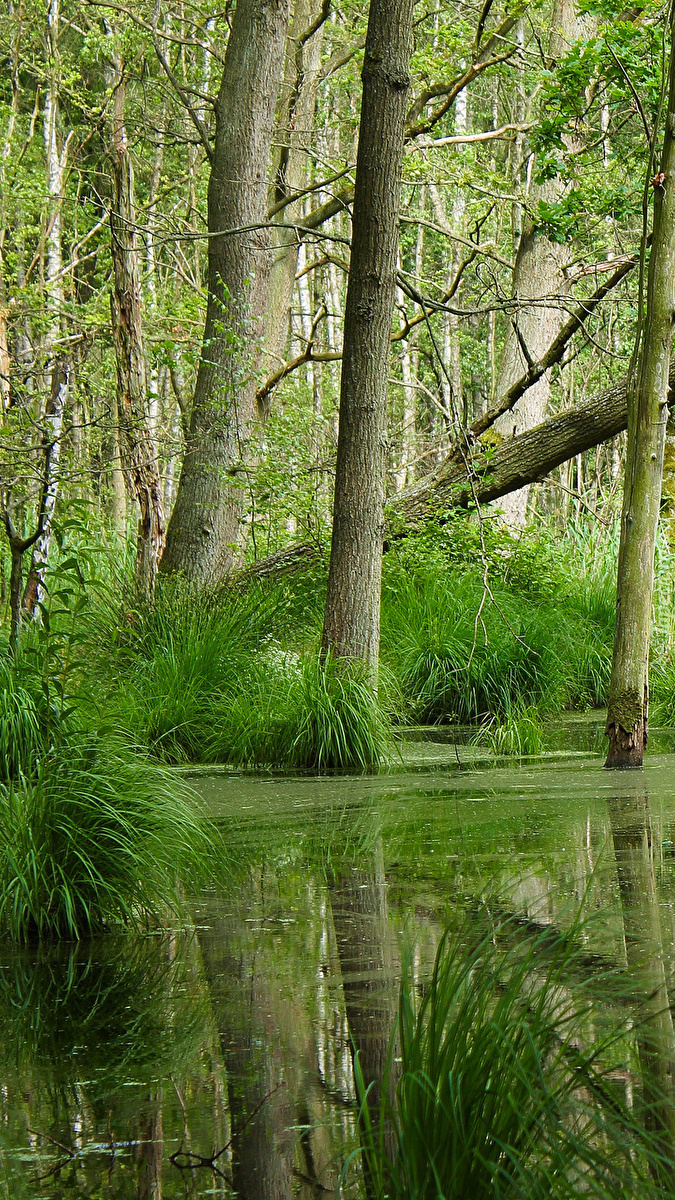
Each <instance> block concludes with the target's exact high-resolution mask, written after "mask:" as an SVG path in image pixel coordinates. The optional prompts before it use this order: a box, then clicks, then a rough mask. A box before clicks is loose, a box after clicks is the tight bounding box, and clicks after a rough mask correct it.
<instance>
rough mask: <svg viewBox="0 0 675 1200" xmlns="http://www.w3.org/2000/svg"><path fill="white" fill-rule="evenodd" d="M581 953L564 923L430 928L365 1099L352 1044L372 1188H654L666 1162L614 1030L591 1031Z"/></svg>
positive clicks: (492, 1192)
mask: <svg viewBox="0 0 675 1200" xmlns="http://www.w3.org/2000/svg"><path fill="white" fill-rule="evenodd" d="M580 966H581V957H580V952H579V950H577V948H576V940H575V937H574V935H572V936H568V937H565V936H562V935H560V934H557V933H556V932H555V931H553V930H544V931H542V932H540V933H538V934H535V935H534V936H524V933H523V929H522V925H521V924H520V923H518V922H517V921H515V920H512V919H508V918H506V919H502V920H496V921H492V920H490V919H489V916H488V919H487V920H486V919H485V914H482V915H481V914H480V913H478V914H473V915H472V916H471V917H470V918H469V919H468V920H467V921H466V922H465V923H464V924H462V925H460V927H459V928H456V929H454V930H453V931H451V932H449V933H447V934H446V935H445V937H444V938H443V939H442V941H441V943H440V946H439V949H438V953H437V955H436V960H435V964H434V969H433V974H432V977H431V980H430V981H429V983H428V985H426V986H425V987H424V988H423V989H422V991H421V995H420V993H418V991H417V988H416V986H415V983H414V981H413V978H412V974H411V970H410V967H408V969H407V970H406V972H405V973H404V977H403V981H402V984H401V990H400V1003H399V1013H398V1022H397V1028H396V1031H395V1038H394V1039H392V1051H391V1054H390V1059H389V1066H388V1079H386V1080H385V1081H384V1082H383V1086H382V1087H381V1089H380V1090H379V1093H378V1098H377V1099H376V1100H374V1099H373V1096H372V1095H369V1094H368V1091H367V1089H366V1088H365V1086H364V1081H363V1075H362V1073H361V1071H360V1067H359V1060H358V1055H357V1056H356V1082H357V1089H358V1093H359V1100H360V1122H361V1130H362V1151H361V1153H362V1157H363V1161H364V1168H365V1175H366V1179H367V1190H368V1192H369V1194H370V1196H371V1197H372V1198H373V1200H383V1198H384V1197H388V1198H389V1200H395V1198H396V1197H400V1198H401V1200H403V1197H406V1200H407V1198H408V1197H410V1196H414V1197H415V1200H440V1197H443V1200H454V1198H457V1200H459V1198H460V1197H461V1198H462V1200H464V1198H465V1197H468V1196H471V1197H472V1200H488V1197H489V1198H490V1200H492V1198H496V1197H500V1198H503V1200H507V1198H509V1200H510V1198H513V1200H515V1198H516V1197H517V1198H519V1200H520V1198H521V1197H528V1198H529V1200H534V1198H537V1200H539V1198H540V1200H544V1197H546V1198H549V1197H572V1196H577V1195H579V1194H582V1193H583V1194H584V1195H586V1194H589V1195H595V1196H605V1197H608V1198H609V1197H616V1196H625V1197H628V1196H638V1195H639V1196H640V1197H643V1196H646V1195H650V1194H652V1192H653V1191H656V1192H657V1194H663V1193H659V1192H658V1189H657V1188H656V1185H655V1184H654V1183H653V1180H654V1179H655V1177H656V1178H658V1177H662V1175H663V1171H662V1168H664V1167H667V1168H669V1169H672V1166H673V1164H672V1163H667V1164H666V1163H664V1160H663V1150H659V1148H658V1147H657V1144H656V1142H655V1141H653V1140H652V1139H651V1138H650V1136H649V1135H648V1134H647V1133H646V1132H645V1125H644V1124H643V1123H641V1122H640V1118H639V1102H638V1101H636V1103H635V1107H634V1108H633V1109H630V1108H629V1107H628V1106H627V1104H626V1103H625V1098H624V1096H623V1094H622V1088H621V1086H620V1085H619V1084H618V1083H617V1081H616V1078H615V1076H613V1075H612V1074H611V1072H610V1070H609V1068H610V1067H616V1066H617V1065H618V1064H617V1060H618V1059H619V1056H620V1049H621V1047H620V1043H619V1041H618V1037H619V1036H621V1037H622V1036H623V1034H620V1035H619V1034H617V1030H616V1029H614V1030H613V1029H611V1028H608V1029H606V1031H605V1033H604V1035H602V1034H601V1035H600V1036H599V1037H598V1034H597V1014H596V1019H595V1030H594V1029H593V1023H592V1022H591V1021H590V1020H589V1018H590V1016H591V1008H590V997H591V992H590V986H589V981H588V970H585V971H583V970H580V969H579V968H580ZM579 980H582V982H578V981H579ZM619 1028H620V1022H619V1021H618V1020H617V1029H619ZM594 1033H595V1036H593V1034H594ZM395 1045H396V1052H395V1051H394V1046H395ZM624 1048H625V1047H624ZM399 1061H400V1067H399ZM392 1096H393V1099H392V1098H391V1097H392ZM664 1103H666V1101H665V1098H664ZM670 1194H672V1193H670Z"/></svg>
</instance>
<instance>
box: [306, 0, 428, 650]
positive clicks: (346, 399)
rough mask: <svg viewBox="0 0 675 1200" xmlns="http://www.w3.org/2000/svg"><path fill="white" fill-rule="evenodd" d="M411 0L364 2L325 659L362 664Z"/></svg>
mask: <svg viewBox="0 0 675 1200" xmlns="http://www.w3.org/2000/svg"><path fill="white" fill-rule="evenodd" d="M412 13H413V3H412V0H371V6H370V12H369V17H368V33H367V36H366V49H365V57H364V64H363V75H362V78H363V101H362V108H361V122H360V129H359V149H358V155H357V162H356V186H355V192H354V219H353V226H352V253H351V265H350V269H349V283H348V286H347V300H346V304H345V327H344V350H343V358H342V384H341V392H340V425H339V432H338V449H337V463H336V473H335V500H334V505H333V536H332V542H331V556H330V567H329V572H328V592H327V596H326V611H325V618H324V627H323V650H324V653H325V652H327V651H329V650H331V651H333V652H334V653H335V654H337V655H340V656H343V657H346V658H359V659H365V660H366V661H369V662H370V663H371V664H372V665H373V667H374V668H376V666H377V658H378V652H379V642H380V583H381V574H382V541H383V532H384V498H385V485H386V453H387V444H386V417H387V413H386V406H387V380H388V377H389V357H390V352H391V350H390V347H391V321H392V312H393V307H394V294H395V278H396V259H397V252H398V212H399V202H400V187H401V157H402V153H403V133H404V126H405V114H406V98H407V92H408V87H409V76H408V70H409V62H410V44H411V33H412Z"/></svg>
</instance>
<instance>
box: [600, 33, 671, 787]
mask: <svg viewBox="0 0 675 1200" xmlns="http://www.w3.org/2000/svg"><path fill="white" fill-rule="evenodd" d="M656 179H657V181H659V182H657V184H656V187H655V189H654V227H653V234H652V247H651V252H650V257H649V274H648V279H647V312H646V322H645V328H644V333H643V336H642V343H641V346H640V352H639V353H640V356H639V362H638V373H637V379H636V381H635V386H634V388H633V389H631V391H630V392H629V397H628V446H627V450H626V466H625V475H624V493H623V508H622V512H621V542H620V545H619V568H618V576H617V597H616V630H615V635H614V654H613V658H612V678H611V683H610V688H609V705H608V711H607V734H608V737H609V754H608V756H607V762H606V764H605V765H606V766H608V767H639V766H642V759H643V755H644V751H645V747H646V744H647V721H648V710H649V642H650V634H651V621H652V592H653V587H654V548H655V545H656V528H657V525H658V519H659V505H660V501H661V481H662V476H663V452H664V446H665V438H666V421H667V417H668V390H669V373H670V361H671V349H672V341H673V319H674V317H675V38H673V36H672V28H671V49H670V66H669V78H668V111H667V114H666V121H665V130H664V138H663V152H662V156H661V167H660V172H659V174H658V175H657V176H656Z"/></svg>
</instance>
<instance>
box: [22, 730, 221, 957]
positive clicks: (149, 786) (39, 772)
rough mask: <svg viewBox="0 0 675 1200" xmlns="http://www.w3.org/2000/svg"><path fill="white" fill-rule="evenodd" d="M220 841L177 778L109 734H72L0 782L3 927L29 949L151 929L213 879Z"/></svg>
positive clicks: (194, 797)
mask: <svg viewBox="0 0 675 1200" xmlns="http://www.w3.org/2000/svg"><path fill="white" fill-rule="evenodd" d="M216 844H217V839H216V838H215V834H214V831H213V830H212V829H211V828H210V826H209V824H208V822H207V821H206V819H205V818H204V816H203V814H202V812H201V809H200V808H199V805H198V801H197V798H196V796H194V795H193V794H192V793H191V792H190V791H189V790H188V789H187V788H186V787H185V785H183V784H181V782H180V781H179V780H177V779H175V778H173V777H171V776H169V775H168V774H167V773H166V772H164V771H163V770H161V768H158V767H156V766H152V765H151V764H149V763H148V762H147V761H145V760H143V759H142V758H140V757H139V756H138V755H136V754H134V753H132V752H130V751H129V750H128V749H126V748H125V747H124V745H123V744H122V743H121V742H120V741H119V740H117V739H115V738H113V737H111V736H105V737H103V736H101V735H99V734H97V733H90V734H87V733H82V732H78V733H77V734H71V735H69V736H68V737H66V738H64V739H63V740H62V741H61V743H60V744H59V745H58V746H56V747H54V748H52V749H51V750H50V751H49V752H48V753H46V754H44V756H43V757H41V758H40V759H39V760H37V762H36V763H35V764H34V769H33V771H32V773H31V774H30V775H28V776H27V775H21V776H20V777H19V778H17V779H12V780H9V781H8V782H5V783H2V784H1V785H0V931H1V932H3V933H4V934H6V935H8V936H9V937H10V938H12V939H13V940H14V941H16V942H27V941H31V940H34V939H38V938H55V937H60V938H64V937H65V938H75V939H77V938H80V937H82V936H85V935H88V934H92V933H95V932H96V931H98V930H100V929H102V928H104V927H106V926H108V925H111V924H116V923H120V922H121V923H122V924H124V925H129V926H132V927H134V928H140V927H147V925H148V924H149V923H154V922H158V921H160V920H161V919H162V918H163V917H165V916H166V915H167V913H168V912H173V913H176V912H178V911H179V910H180V907H181V894H182V889H183V887H189V886H191V885H195V884H197V883H199V882H200V881H203V880H204V879H205V878H206V877H208V874H209V872H210V871H212V870H213V869H214V865H215V847H216Z"/></svg>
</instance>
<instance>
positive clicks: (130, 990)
mask: <svg viewBox="0 0 675 1200" xmlns="http://www.w3.org/2000/svg"><path fill="white" fill-rule="evenodd" d="M212 1043H213V1030H212V1016H211V1010H210V1005H209V998H208V995H207V993H206V991H205V988H204V981H203V978H202V977H201V974H200V970H199V960H198V953H197V947H196V942H195V939H194V937H191V936H172V937H168V936H167V937H161V938H160V937H158V938H156V939H148V938H144V939H135V938H128V939H126V938H125V939H124V940H123V941H121V942H119V943H117V944H115V943H111V942H105V943H104V942H102V943H98V944H90V945H85V944H76V945H70V946H63V947H51V948H41V949H40V950H38V951H37V953H31V952H28V951H25V952H14V953H12V954H10V955H8V956H7V957H5V960H4V962H3V963H2V970H1V971H0V1079H1V1086H0V1129H1V1130H2V1133H1V1135H0V1158H1V1161H2V1173H3V1174H4V1176H5V1177H6V1178H7V1179H11V1186H10V1188H9V1191H8V1192H7V1195H11V1196H12V1198H14V1197H23V1196H26V1197H29V1196H30V1197H31V1198H32V1197H34V1196H36V1195H45V1196H51V1195H58V1196H62V1195H68V1196H70V1195H73V1196H93V1195H99V1194H101V1195H109V1196H113V1195H115V1196H119V1197H134V1198H136V1197H137V1198H138V1200H164V1198H165V1197H166V1196H168V1195H173V1194H177V1193H174V1192H173V1191H171V1189H170V1190H169V1192H167V1191H166V1189H165V1188H164V1185H163V1165H162V1164H163V1161H165V1159H166V1155H165V1153H164V1151H165V1143H166V1140H167V1137H168V1141H169V1144H170V1147H171V1149H176V1148H177V1147H178V1145H179V1144H180V1142H181V1141H185V1139H186V1138H187V1139H188V1140H189V1137H190V1136H191V1134H192V1133H197V1132H198V1131H201V1128H202V1127H203V1125H204V1124H209V1125H210V1124H211V1119H210V1118H211V1117H212V1114H213V1105H214V1101H215V1098H216V1094H217V1088H215V1087H214V1082H215V1080H214V1073H215V1072H216V1071H217V1066H216V1064H214V1061H213V1058H212V1055H211V1054H210V1052H209V1050H210V1046H211V1045H212ZM186 1095H189V1101H188V1103H187V1104H186V1102H185V1099H184V1097H185V1096H186ZM176 1174H178V1172H176ZM101 1188H103V1189H104V1190H103V1191H101ZM180 1194H184V1189H183V1187H182V1185H181V1188H180Z"/></svg>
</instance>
